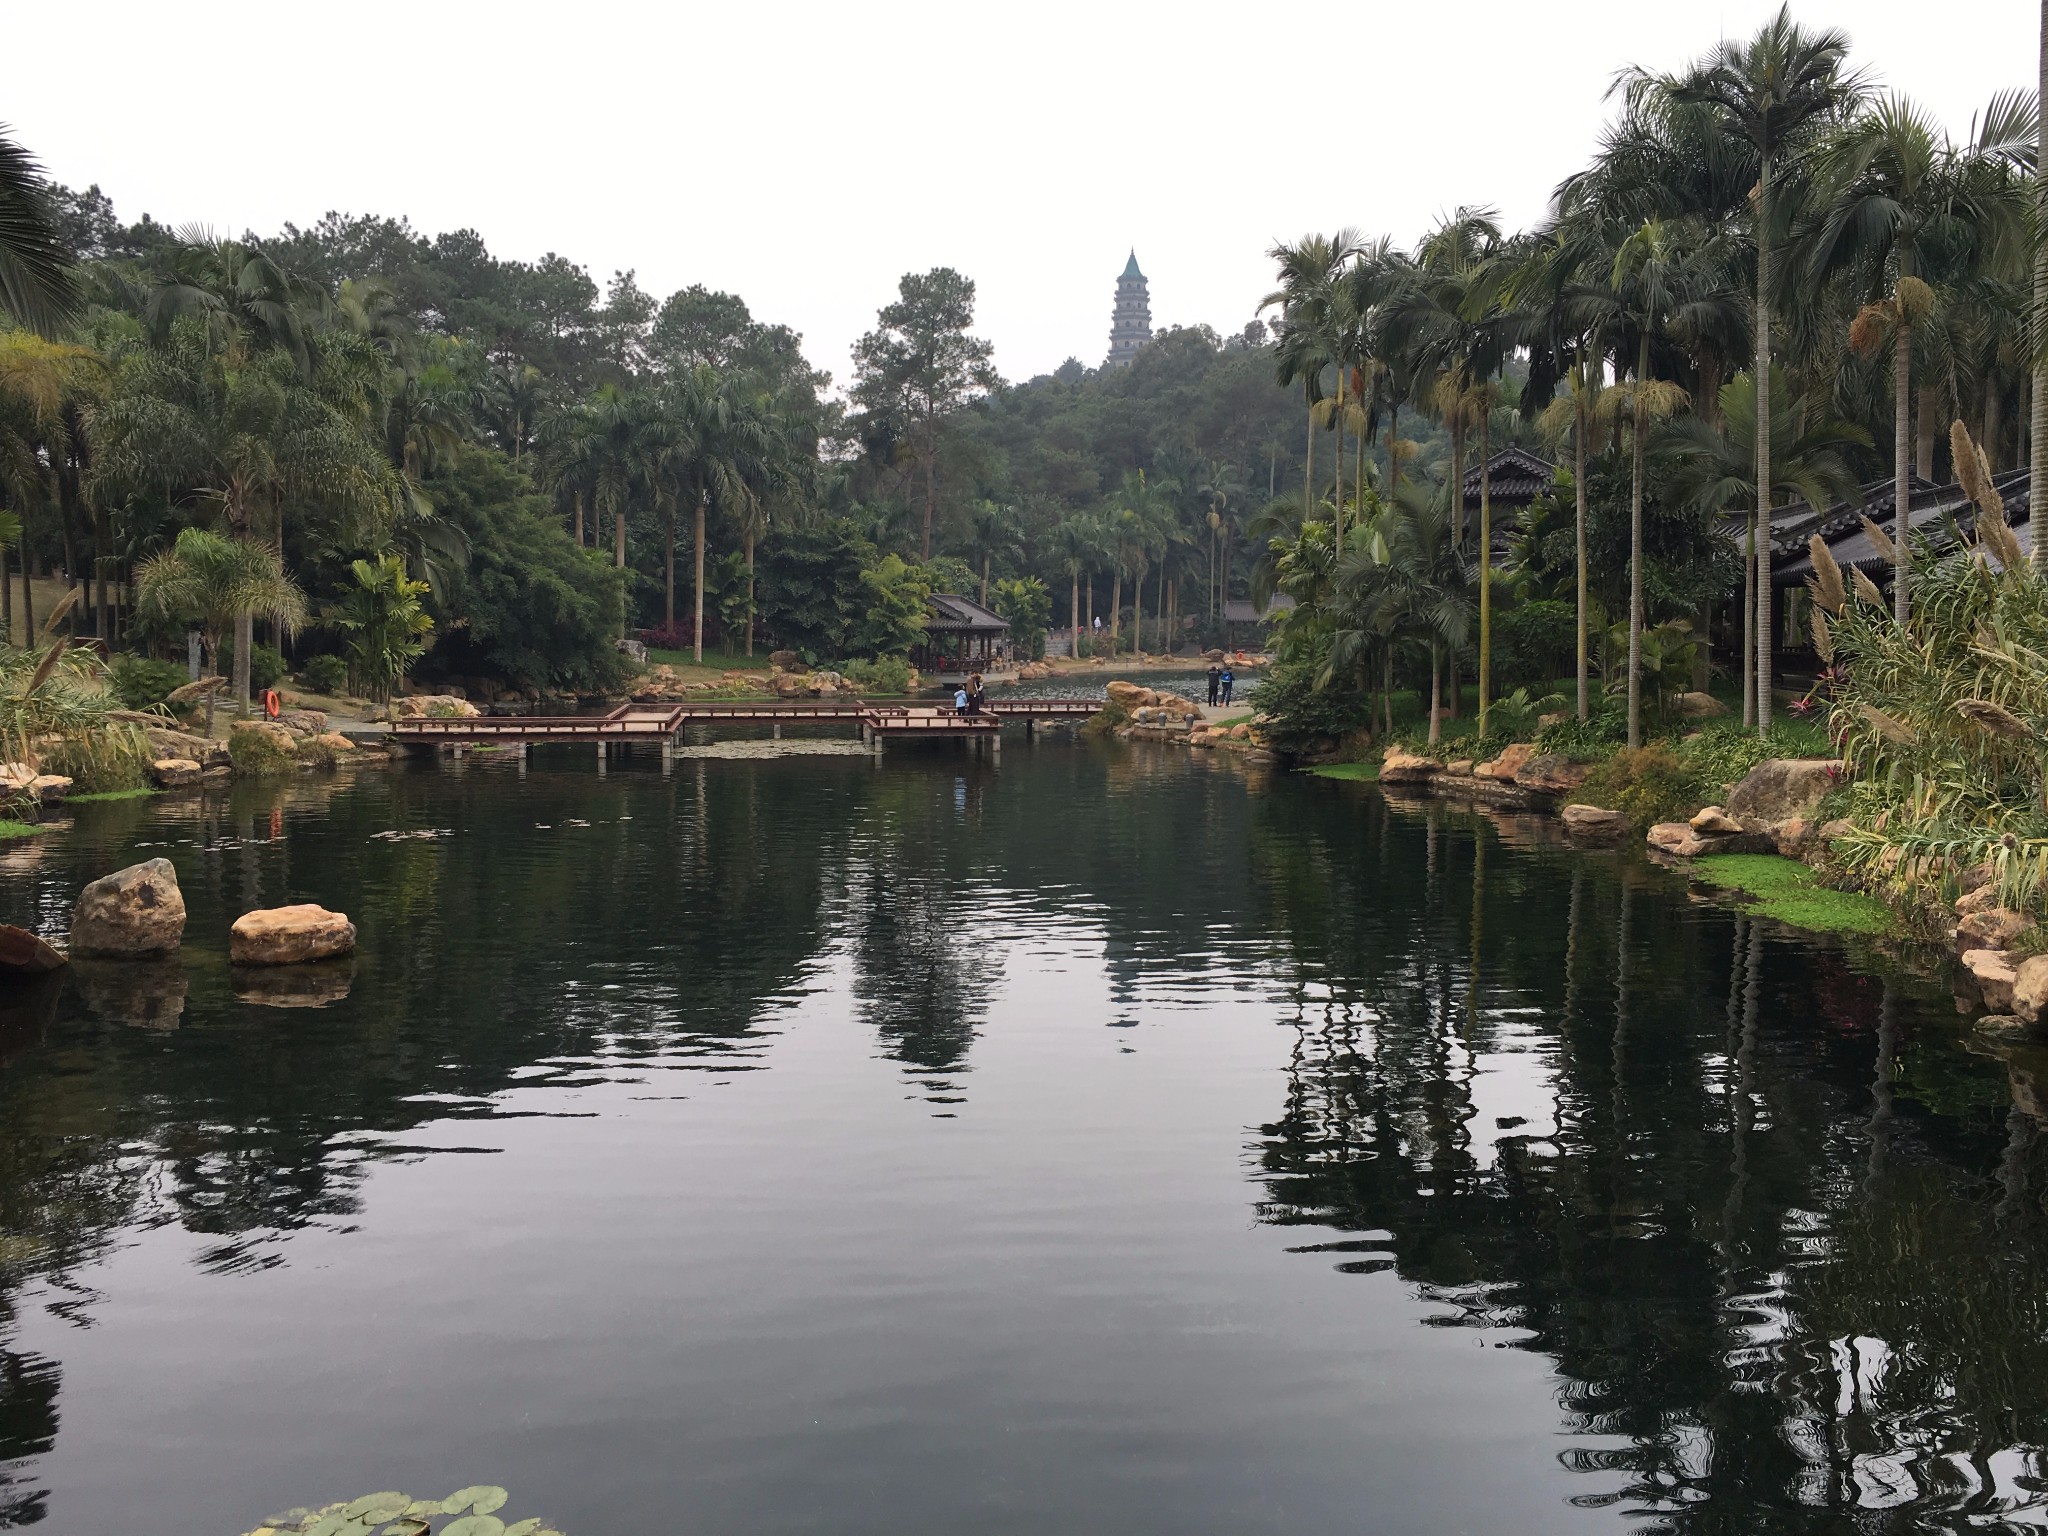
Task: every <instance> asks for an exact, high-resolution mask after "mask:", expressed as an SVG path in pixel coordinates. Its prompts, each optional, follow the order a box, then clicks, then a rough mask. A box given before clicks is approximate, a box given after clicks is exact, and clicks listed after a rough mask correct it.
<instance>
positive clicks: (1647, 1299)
mask: <svg viewBox="0 0 2048 1536" xmlns="http://www.w3.org/2000/svg"><path fill="white" fill-rule="evenodd" d="M1367 820H1368V822H1370V821H1371V820H1372V818H1367ZM1439 822H1445V823H1446V825H1445V826H1444V827H1443V828H1442V830H1439V828H1438V826H1437V823H1439ZM1450 823H1455V825H1452V824H1450ZM1333 825H1338V826H1341V824H1333ZM1389 825H1392V826H1393V827H1394V828H1395V835H1396V836H1397V837H1400V838H1404V839H1407V840H1409V841H1411V842H1412V843H1413V844H1414V845H1415V857H1414V858H1413V860H1412V864H1413V865H1414V866H1416V867H1419V868H1420V869H1422V870H1423V871H1424V875H1423V878H1422V879H1421V880H1419V881H1417V882H1415V883H1414V885H1413V887H1412V888H1411V889H1409V890H1405V891H1402V892H1400V893H1399V894H1398V895H1397V896H1396V898H1395V904H1396V905H1398V906H1399V907H1401V908H1402V909H1403V910H1404V912H1405V913H1406V915H1405V916H1404V917H1403V919H1402V920H1401V921H1400V922H1399V923H1398V924H1388V925H1384V926H1382V925H1375V927H1374V928H1373V929H1369V930H1368V932H1367V935H1366V942H1365V943H1364V944H1358V943H1350V944H1347V943H1344V942H1342V941H1341V940H1340V939H1339V938H1338V936H1337V935H1334V934H1326V933H1323V932H1321V931H1320V928H1319V925H1314V924H1310V923H1301V922H1297V921H1295V918H1296V916H1297V914H1296V913H1295V912H1294V911H1293V910H1289V911H1288V912H1286V914H1285V919H1286V921H1287V925H1288V927H1289V929H1290V931H1292V932H1293V933H1294V934H1295V936H1296V940H1297V944H1298V945H1299V946H1300V947H1299V948H1298V955H1299V958H1300V960H1301V962H1302V966H1303V969H1304V971H1305V972H1307V973H1309V974H1314V975H1318V976H1321V977H1324V978H1326V984H1327V986H1328V989H1329V995H1328V998H1327V999H1326V1000H1325V1001H1322V1002H1320V1003H1319V1004H1318V1005H1317V1006H1315V1007H1313V1008H1304V1009H1303V1010H1302V1012H1301V1013H1300V1015H1299V1016H1298V1019H1297V1028H1298V1030H1299V1035H1300V1039H1299V1043H1298V1046H1297V1048H1296V1051H1295V1053H1294V1058H1293V1062H1292V1064H1291V1067H1290V1070H1289V1074H1288V1092H1287V1095H1286V1100H1285V1104H1284V1108H1283V1110H1282V1113H1281V1115H1280V1116H1279V1118H1277V1119H1276V1120H1275V1121H1274V1122H1273V1123H1271V1124H1270V1125H1268V1126H1266V1127H1265V1128H1264V1132H1263V1139H1262V1141H1261V1143H1260V1147H1259V1153H1260V1162H1261V1165H1262V1168H1263V1170H1264V1176H1265V1182H1266V1185H1267V1189H1268V1199H1267V1201H1266V1203H1265V1204H1264V1205H1263V1206H1262V1214H1263V1215H1264V1216H1265V1218H1266V1219H1267V1220H1269V1221H1272V1222H1274V1223H1276V1224H1280V1225H1284V1226H1289V1227H1296V1228H1310V1229H1334V1230H1335V1231H1336V1232H1338V1233H1340V1234H1343V1235H1342V1236H1340V1237H1338V1238H1336V1239H1335V1240H1324V1241H1311V1242H1305V1243H1303V1244H1301V1245H1300V1247H1301V1250H1302V1251H1305V1252H1314V1253H1337V1254H1340V1255H1342V1257H1341V1258H1340V1259H1338V1260H1336V1262H1338V1263H1339V1264H1340V1265H1341V1266H1342V1267H1344V1268H1346V1269H1352V1270H1359V1271H1372V1270H1377V1269H1382V1268H1389V1267H1390V1268H1392V1269H1393V1270H1394V1271H1395V1272H1397V1273H1398V1274H1399V1275H1401V1276H1402V1278H1403V1279H1405V1280H1407V1281H1409V1282H1410V1283H1411V1284H1413V1285H1414V1286H1415V1287H1416V1288H1417V1290H1418V1291H1419V1292H1420V1293H1421V1294H1422V1295H1423V1296H1425V1297H1426V1298H1428V1299H1429V1300H1430V1301H1432V1302H1435V1303H1438V1304H1440V1306H1441V1308H1442V1310H1441V1311H1440V1312H1439V1313H1438V1314H1437V1316H1436V1317H1435V1318H1434V1319H1433V1321H1435V1322H1437V1323H1438V1324H1439V1325H1441V1326H1445V1327H1459V1328H1482V1329H1494V1330H1499V1331H1500V1332H1501V1334H1502V1341H1503V1342H1505V1343H1507V1344H1509V1345H1510V1346H1511V1347H1514V1348H1520V1349H1531V1350H1538V1351H1541V1352H1543V1353H1545V1354H1547V1355H1549V1356H1551V1357H1552V1358H1553V1359H1554V1360H1555V1361H1556V1362H1557V1365H1558V1368H1559V1371H1560V1390H1559V1402H1560V1406H1561V1408H1562V1409H1563V1411H1564V1415H1565V1417H1564V1426H1565V1428H1566V1430H1567V1432H1568V1433H1570V1434H1572V1435H1573V1436H1575V1437H1578V1438H1579V1439H1580V1440H1581V1441H1582V1444H1581V1445H1580V1446H1578V1447H1577V1448H1574V1449H1573V1450H1571V1451H1569V1452H1567V1453H1566V1455H1565V1461H1566V1464H1567V1465H1568V1466H1570V1467H1572V1468H1573V1469H1574V1470H1576V1471H1578V1472H1581V1473H1583V1474H1584V1475H1585V1477H1586V1481H1587V1484H1588V1487H1587V1489H1586V1491H1585V1492H1584V1493H1583V1494H1582V1495H1581V1496H1580V1499H1579V1502H1580V1503H1582V1504H1583V1505H1585V1506H1587V1507H1589V1508H1605V1507H1610V1506H1611V1507H1614V1508H1616V1509H1617V1510H1619V1511H1621V1512H1623V1513H1625V1514H1627V1515H1628V1516H1629V1517H1631V1519H1632V1521H1633V1522H1634V1523H1637V1524H1638V1525H1640V1526H1641V1527H1642V1528H1645V1529H1652V1530H1668V1531H1685V1530H1693V1529H1698V1530H1712V1531H1736V1530H1740V1531H1775V1530H1794V1529H1798V1530H1810V1529H1815V1528H1817V1527H1816V1526H1815V1525H1814V1524H1813V1519H1814V1516H1815V1514H1816V1513H1817V1512H1821V1511H1833V1512H1839V1513H1842V1514H1844V1515H1846V1514H1847V1512H1849V1511H1881V1510H1891V1511H1895V1512H1897V1514H1898V1517H1899V1518H1900V1519H1902V1520H1904V1521H1905V1522H1906V1523H1905V1524H1903V1525H1898V1526H1893V1525H1885V1526H1883V1527H1877V1526H1870V1527H1865V1526H1860V1525H1859V1526H1857V1527H1856V1528H1857V1529H1866V1528H1867V1529H1877V1528H1884V1529H1893V1528H1899V1529H1904V1528H1908V1527H1910V1528H1913V1529H1931V1528H1940V1529H1952V1528H1955V1526H1956V1525H1957V1524H1961V1523H1967V1524H1969V1525H1971V1526H1973V1527H1985V1526H1989V1527H1994V1528H2004V1527H2006V1526H2008V1525H2010V1526H2012V1527H2013V1528H2017V1526H2018V1525H2019V1524H2020V1523H2023V1522H2024V1523H2027V1524H2032V1523H2034V1521H2037V1520H2038V1519H2039V1517H2040V1513H2041V1511H2042V1510H2043V1509H2044V1507H2048V1503H2044V1500H2043V1497H2042V1491H2043V1485H2042V1484H2041V1482H2040V1481H2039V1479H2040V1477H2041V1466H2040V1461H2041V1445H2042V1440H2043V1435H2044V1431H2048V1400H2044V1399H2048V1388H2044V1386H2043V1385H2042V1381H2043V1375H2042V1367H2043V1365H2044V1364H2048V1361H2044V1359H2043V1339H2044V1324H2048V1314H2044V1306H2048V1284H2044V1281H2043V1278H2042V1276H2043V1267H2042V1258H2043V1252H2042V1239H2043V1230H2042V1225H2043V1223H2042V1215H2043V1212H2042V1202H2041V1190H2042V1187H2043V1186H2042V1184H2041V1178H2042V1173H2043V1169H2042V1159H2043V1154H2042V1152H2041V1150H2040V1138H2039V1137H2038V1135H2037V1132H2036V1127H2035V1123H2034V1120H2033V1119H2032V1117H2031V1116H2030V1115H2028V1114H2026V1113H2024V1112H2022V1111H2021V1110H2020V1109H2019V1108H2018V1107H2017V1105H2015V1104H2014V1103H2012V1102H2011V1100H2010V1099H2009V1098H2008V1095H2007V1094H2006V1093H2005V1092H2003V1091H2002V1090H2003V1089H2004V1086H2005V1085H2004V1084H2002V1083H1996V1082H1993V1081H1991V1080H1988V1079H1980V1078H1977V1077H1976V1076H1974V1075H1973V1074H1971V1073H1969V1072H1968V1071H1967V1070H1965V1069H1964V1068H1963V1066H1962V1057H1961V1055H1960V1053H1959V1052H1958V1051H1956V1050H1955V1048H1954V1046H1953V1044H1952V1041H1951V1040H1950V1039H1949V1038H1947V1037H1946V1036H1945V1034H1944V1032H1943V1031H1941V1030H1940V1029H1939V1028H1936V1027H1928V1026H1927V1025H1924V1024H1923V1025H1921V1026H1920V1027H1916V1026H1915V1023H1914V1022H1910V1021H1909V1019H1908V1017H1907V1012H1908V1004H1907V1002H1906V999H1905V998H1904V996H1903V995H1902V993H1901V991H1900V989H1899V987H1898V986H1896V985H1894V984H1891V983H1889V982H1887V981H1882V980H1877V979H1873V978H1872V977H1871V976H1869V975H1868V974H1858V972H1857V971H1856V970H1854V969H1852V962H1851V961H1850V959H1849V958H1848V957H1847V956H1845V955H1844V953H1843V952H1842V951H1841V950H1839V949H1837V948H1834V947H1831V946H1826V945H1820V944H1816V943H1814V942H1813V941H1810V940H1807V939H1804V938H1801V937H1798V936H1795V935H1792V934H1790V933H1789V932H1787V931H1785V930H1782V929H1779V928H1777V927H1776V926H1775V925H1773V924H1770V923H1768V922H1767V921H1764V920H1748V919H1745V918H1743V917H1740V916H1735V917H1732V918H1730V917H1728V916H1724V915H1722V914H1719V913H1706V912H1697V911H1695V912H1693V913H1685V912H1683V911H1681V912H1679V913H1678V914H1676V916H1677V920H1676V921H1673V920H1672V916H1671V914H1669V913H1668V912H1667V913H1665V914H1664V915H1663V917H1662V920H1660V921H1657V922H1655V923H1654V924H1652V923H1646V922H1645V916H1646V913H1645V906H1646V904H1647V901H1648V893H1646V892H1642V891H1640V890H1638V888H1637V885H1638V881H1637V877H1636V876H1635V875H1634V874H1633V873H1632V872H1630V871H1628V870H1627V869H1623V870H1621V871H1619V872H1613V871H1605V870H1601V869H1600V868H1598V866H1596V865H1593V864H1591V863H1590V862H1589V861H1585V860H1579V859H1570V860H1565V861H1560V862H1556V863H1552V862H1547V861H1538V860H1529V861H1524V862H1521V863H1518V864H1516V865H1515V866H1513V868H1512V871H1511V873H1510V874H1509V875H1508V876H1507V877H1506V878H1505V879H1501V878H1499V877H1497V876H1496V873H1495V871H1496V870H1497V868H1498V863H1499V861H1498V859H1497V858H1495V857H1493V856H1491V855H1489V853H1488V851H1487V850H1488V846H1489V844H1490V843H1492V842H1493V841H1494V838H1495V833H1494V831H1493V829H1492V828H1491V827H1490V826H1488V825H1486V824H1485V823H1484V822H1483V821H1481V820H1479V819H1478V818H1446V817H1444V816H1443V815H1442V813H1440V812H1435V811H1432V812H1430V813H1428V823H1427V825H1426V826H1425V827H1422V828H1418V827H1416V826H1415V825H1414V824H1413V821H1412V819H1403V818H1401V817H1399V816H1398V815H1396V816H1395V817H1393V818H1388V819H1382V820H1381V821H1380V823H1379V825H1378V826H1376V827H1373V828H1372V829H1371V830H1370V831H1368V830H1365V829H1363V828H1361V827H1360V826H1358V825H1355V824H1354V825H1352V826H1350V827H1348V828H1342V830H1341V832H1338V833H1332V832H1329V831H1325V830H1323V829H1320V828H1319V829H1317V831H1316V832H1315V833H1314V834H1313V837H1314V838H1315V839H1316V840H1319V841H1326V842H1327V843H1328V844H1329V846H1328V847H1327V848H1326V849H1325V850H1324V851H1325V852H1326V854H1327V856H1328V857H1327V860H1326V866H1327V867H1329V868H1332V869H1337V868H1343V867H1345V866H1347V865H1349V866H1350V867H1352V868H1354V869H1355V868H1357V867H1359V866H1361V865H1364V864H1365V863H1366V861H1367V859H1368V858H1369V857H1371V852H1370V850H1371V845H1372V842H1373V841H1374V840H1375V838H1376V836H1377V835H1379V834H1383V833H1385V831H1386V830H1387V827H1388V826H1389ZM1490 864H1491V865H1492V866H1494V867H1493V868H1489V865H1490ZM1461 865H1462V869H1461V868H1460V866H1461ZM1433 868H1440V869H1443V870H1444V871H1445V874H1446V878H1444V879H1442V880H1432V879H1430V878H1429V876H1428V873H1427V872H1428V871H1429V870H1431V869H1433ZM1661 904H1662V905H1663V906H1664V907H1666V908H1668V907H1669V905H1670V903H1669V901H1668V899H1665V900H1663V901H1662V903H1661ZM1461 922H1462V923H1463V924H1464V925H1465V926H1466V930H1467V936H1468V938H1469V945H1467V946H1460V947H1459V949H1458V950H1457V951H1456V954H1457V957H1458V958H1457V959H1455V960H1453V959H1449V958H1447V957H1446V954H1445V951H1444V949H1443V948H1442V947H1441V946H1440V947H1438V948H1437V949H1436V951H1435V952H1434V954H1431V953H1430V952H1429V951H1428V950H1427V949H1426V948H1425V947H1423V946H1420V945H1418V946H1417V947H1416V950H1415V953H1414V955H1413V956H1409V957H1402V956H1399V955H1397V954H1395V953H1394V952H1393V951H1392V946H1391V945H1389V944H1388V943H1386V942H1385V941H1386V940H1387V939H1389V938H1392V937H1394V935H1395V934H1396V933H1397V932H1399V931H1401V930H1408V931H1410V932H1412V931H1413V930H1415V929H1426V928H1430V927H1435V928H1437V929H1438V930H1439V931H1441V928H1442V927H1443V926H1444V925H1446V924H1457V923H1461ZM1482 933H1484V934H1485V935H1486V936H1487V937H1486V939H1485V941H1484V942H1482V939H1481V935H1482ZM1304 940H1306V941H1307V942H1303V941H1304ZM1318 940H1320V942H1318ZM1549 956H1557V957H1561V962H1562V963H1561V964H1557V963H1554V962H1547V957H1549ZM1417 957H1420V958H1417ZM1602 978H1604V979H1605V981H1606V985H1601V984H1599V982H1600V980H1601V979H1602ZM1920 1001H1921V1002H1923V1003H1925V1002H1927V1001H1928V999H1926V998H1922V999H1920ZM1919 1017H1920V1018H1922V1019H1927V1020H1932V1019H1934V1018H1936V1017H1938V1016H1936V1015H1934V1013H1933V1010H1932V1009H1931V1008H1928V1009H1926V1010H1924V1012H1923V1013H1922V1014H1921V1015H1920V1016H1919ZM1530 1021H1536V1027H1535V1028H1534V1029H1533V1030H1531V1029H1530V1028H1529V1024H1530ZM1489 1098H1493V1099H1498V1100H1501V1101H1502V1102H1508V1101H1512V1102H1513V1104H1514V1105H1515V1107H1516V1113H1514V1114H1512V1115H1498V1116H1489V1115H1487V1114H1485V1113H1483V1112H1482V1110H1481V1107H1480V1106H1481V1105H1483V1104H1485V1103H1486V1101H1487V1100H1488V1099H1489ZM1546 1122H1547V1123H1546ZM1828 1528H1834V1527H1832V1526H1829V1527H1828ZM1841 1528H1843V1529H1848V1528H1849V1527H1848V1526H1846V1525H1844V1526H1843V1527H1841Z"/></svg>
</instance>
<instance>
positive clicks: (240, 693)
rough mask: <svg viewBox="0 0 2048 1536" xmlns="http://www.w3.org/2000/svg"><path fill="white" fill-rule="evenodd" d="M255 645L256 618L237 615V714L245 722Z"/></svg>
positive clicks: (247, 712)
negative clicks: (251, 659) (252, 654)
mask: <svg viewBox="0 0 2048 1536" xmlns="http://www.w3.org/2000/svg"><path fill="white" fill-rule="evenodd" d="M255 645H256V620H255V618H254V617H253V616H251V615H249V614H246V613H241V614H237V615H235V713H236V714H238V715H240V716H241V717H242V718H243V719H245V720H246V719H247V718H248V716H249V653H250V651H251V650H253V649H254V648H255Z"/></svg>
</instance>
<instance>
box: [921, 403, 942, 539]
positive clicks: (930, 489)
mask: <svg viewBox="0 0 2048 1536" xmlns="http://www.w3.org/2000/svg"><path fill="white" fill-rule="evenodd" d="M925 436H926V439H927V440H926V443H925V454H924V544H923V546H922V548H923V553H921V554H920V555H919V556H918V559H920V560H929V559H931V557H932V508H933V507H934V506H935V505H936V504H937V502H938V499H939V476H938V466H937V465H935V464H933V463H932V453H931V442H930V440H929V439H930V436H931V433H930V430H929V423H927V430H926V433H925Z"/></svg>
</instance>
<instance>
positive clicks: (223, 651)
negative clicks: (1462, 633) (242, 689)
mask: <svg viewBox="0 0 2048 1536" xmlns="http://www.w3.org/2000/svg"><path fill="white" fill-rule="evenodd" d="M220 670H221V675H222V676H223V677H233V676H234V675H235V642H234V641H232V640H223V641H222V642H221V647H220ZM285 670H286V668H285V663H284V652H282V651H280V650H276V649H274V648H272V647H271V646H267V645H264V644H263V643H262V642H261V641H258V642H257V643H256V644H255V645H252V646H251V647H249V687H250V688H251V690H253V691H254V692H257V693H261V692H262V691H263V690H264V689H266V688H275V687H276V686H277V685H278V684H279V683H281V682H283V681H284V675H285Z"/></svg>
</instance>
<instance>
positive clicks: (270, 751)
mask: <svg viewBox="0 0 2048 1536" xmlns="http://www.w3.org/2000/svg"><path fill="white" fill-rule="evenodd" d="M228 761H229V762H231V763H233V764H234V767H235V772H237V773H245V774H270V773H292V772H295V771H296V770H297V769H298V766H299V759H298V755H297V754H296V753H294V752H293V751H292V750H291V749H290V748H288V747H287V746H285V744H284V743H283V742H281V741H279V740H278V739H277V735H276V733H275V732H273V731H270V730H266V729H264V728H263V727H261V726H257V727H253V728H247V727H245V728H243V729H240V730H237V731H234V732H233V733H231V734H230V735H229V737H228Z"/></svg>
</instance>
